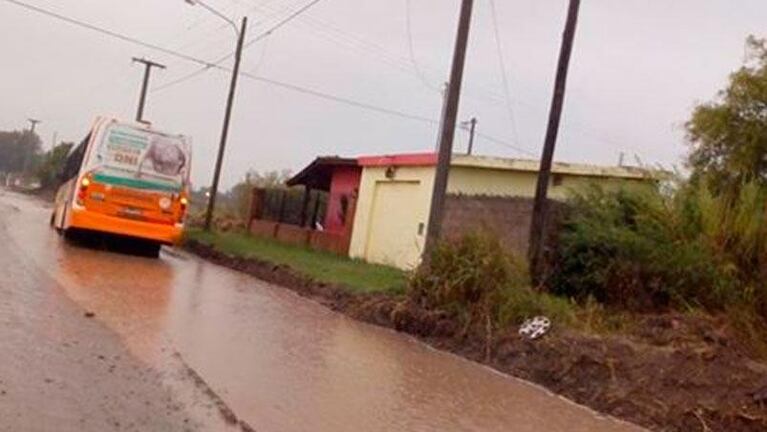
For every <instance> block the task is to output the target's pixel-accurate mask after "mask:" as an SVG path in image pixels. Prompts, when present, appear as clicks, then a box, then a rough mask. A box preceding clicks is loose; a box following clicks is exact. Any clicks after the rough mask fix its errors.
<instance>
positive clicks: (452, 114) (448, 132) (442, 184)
mask: <svg viewBox="0 0 767 432" xmlns="http://www.w3.org/2000/svg"><path fill="white" fill-rule="evenodd" d="M473 6H474V0H462V3H461V16H460V19H459V21H458V34H457V36H456V41H455V50H454V52H453V65H452V68H451V71H450V82H449V86H448V90H447V104H446V106H445V116H444V121H443V124H442V131H441V134H442V135H441V138H440V143H439V155H438V158H437V172H436V173H435V176H434V189H433V191H432V196H431V209H430V211H429V227H428V230H427V232H426V243H425V246H424V257H425V259H426V260H428V259H429V254H430V253H431V251H432V250H433V249H434V246H435V244H436V242H437V240H439V236H440V232H441V228H442V215H443V213H444V209H445V193H446V191H447V178H448V174H449V171H450V159H451V157H452V154H453V139H454V138H455V125H456V120H457V117H458V105H459V103H460V100H461V84H462V82H463V67H464V64H465V63H466V46H467V45H468V42H469V30H470V28H471V11H472V7H473Z"/></svg>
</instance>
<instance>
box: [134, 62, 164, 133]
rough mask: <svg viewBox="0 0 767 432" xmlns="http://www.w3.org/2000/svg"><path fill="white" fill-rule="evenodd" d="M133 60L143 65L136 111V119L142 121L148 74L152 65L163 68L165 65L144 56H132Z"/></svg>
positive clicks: (150, 72)
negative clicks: (142, 77) (142, 80)
mask: <svg viewBox="0 0 767 432" xmlns="http://www.w3.org/2000/svg"><path fill="white" fill-rule="evenodd" d="M133 61H134V62H135V63H141V64H143V65H144V82H143V83H142V84H141V95H140V96H139V100H138V110H137V111H136V121H137V122H142V121H144V105H145V104H146V91H147V87H149V75H151V74H152V68H153V67H156V68H160V69H165V65H161V64H160V63H155V62H153V61H150V60H147V59H144V58H136V57H133Z"/></svg>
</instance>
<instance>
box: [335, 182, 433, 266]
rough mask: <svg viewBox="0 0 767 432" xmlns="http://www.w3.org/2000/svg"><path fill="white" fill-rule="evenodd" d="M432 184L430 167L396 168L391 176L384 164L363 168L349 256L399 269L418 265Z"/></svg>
mask: <svg viewBox="0 0 767 432" xmlns="http://www.w3.org/2000/svg"><path fill="white" fill-rule="evenodd" d="M433 187H434V167H399V168H397V169H396V171H395V175H394V178H393V179H387V178H386V168H385V167H365V168H364V169H363V170H362V179H361V181H360V188H359V195H358V198H357V211H356V214H355V217H354V230H353V232H352V238H351V245H350V247H349V255H350V256H351V257H353V258H361V259H365V260H367V261H371V262H377V263H379V264H386V265H391V266H394V267H399V268H402V269H411V268H413V267H415V266H416V265H418V263H419V260H420V256H421V250H422V249H423V243H424V239H425V238H426V224H427V221H428V219H429V209H430V207H431V192H432V188H433ZM421 224H423V225H422V226H421ZM419 228H420V229H419Z"/></svg>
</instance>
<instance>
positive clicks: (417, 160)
mask: <svg viewBox="0 0 767 432" xmlns="http://www.w3.org/2000/svg"><path fill="white" fill-rule="evenodd" d="M357 163H358V164H359V165H360V166H363V167H365V166H434V165H437V153H434V152H430V153H404V154H394V155H383V156H360V157H358V158H357Z"/></svg>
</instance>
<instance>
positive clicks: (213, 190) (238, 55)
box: [205, 17, 248, 231]
mask: <svg viewBox="0 0 767 432" xmlns="http://www.w3.org/2000/svg"><path fill="white" fill-rule="evenodd" d="M235 28H236V26H235ZM247 28H248V17H243V18H242V25H241V26H240V29H239V34H238V36H237V50H236V51H235V54H234V70H233V71H232V81H231V83H230V84H229V97H228V98H227V101H226V112H225V113H224V127H223V129H222V130H221V142H220V143H219V145H218V156H217V157H216V168H215V171H214V172H213V185H211V187H210V199H209V200H208V209H207V210H206V212H205V231H210V225H211V223H212V221H213V209H214V208H215V207H216V195H218V181H219V178H220V177H221V164H222V163H223V161H224V150H225V149H226V138H227V136H228V135H229V120H230V119H231V117H232V105H233V104H234V92H235V89H236V88H237V77H238V75H239V73H240V60H241V59H242V46H243V42H244V40H245V32H246V31H247Z"/></svg>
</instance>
